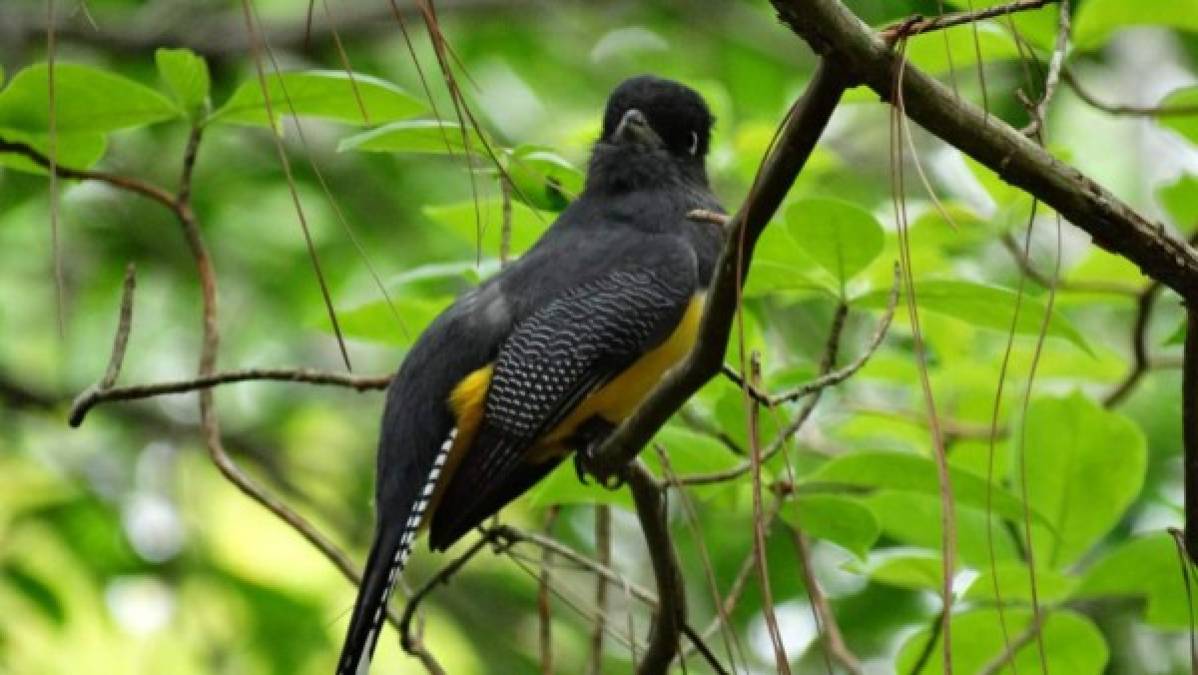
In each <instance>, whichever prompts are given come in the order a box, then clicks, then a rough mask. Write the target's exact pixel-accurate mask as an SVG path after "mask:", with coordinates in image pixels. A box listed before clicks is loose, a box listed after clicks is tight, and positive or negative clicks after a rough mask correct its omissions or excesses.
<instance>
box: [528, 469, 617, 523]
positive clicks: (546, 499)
mask: <svg viewBox="0 0 1198 675" xmlns="http://www.w3.org/2000/svg"><path fill="white" fill-rule="evenodd" d="M524 499H525V500H526V501H527V502H528V503H529V505H531V506H534V507H538V508H540V507H545V506H551V505H553V504H610V505H613V506H620V507H623V508H625V509H628V510H630V511H631V510H632V508H633V506H632V498H631V497H630V496H629V495H628V490H627V489H621V490H608V489H607V488H605V487H603V486H601V485H599V484H598V483H596V482H595V481H594V480H592V479H588V481H587V484H586V485H583V484H582V483H581V482H580V481H579V480H578V473H577V472H576V471H575V469H574V462H573V461H572V460H571V459H569V458H568V459H566V461H564V462H562V463H561V464H560V465H559V466H558V467H557V468H556V469H554V470H553V472H552V473H550V474H549V475H548V476H546V477H545V478H544V479H543V480H541V482H539V483H537V484H536V486H535V487H533V488H532V489H531V490H529V491H528V493H527V495H526V496H525V497H524Z"/></svg>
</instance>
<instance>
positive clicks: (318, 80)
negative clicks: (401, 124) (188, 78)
mask: <svg viewBox="0 0 1198 675" xmlns="http://www.w3.org/2000/svg"><path fill="white" fill-rule="evenodd" d="M266 83H267V85H266V89H267V93H268V94H269V96H270V108H271V112H273V113H274V115H275V118H276V121H277V119H278V118H279V117H281V116H283V115H294V116H298V117H319V118H322V119H328V120H333V121H336V122H344V123H346V124H356V125H369V124H381V123H384V122H392V121H394V120H401V119H406V118H409V117H414V116H416V115H420V114H422V113H424V112H425V106H424V104H423V103H421V102H420V101H419V100H418V99H416V98H415V97H414V96H412V95H411V94H409V93H407V92H405V91H404V90H402V89H400V88H399V87H397V86H395V85H394V84H391V83H390V82H387V81H386V80H380V79H379V78H377V77H372V76H370V75H362V74H360V73H354V75H353V77H352V79H351V77H350V76H349V75H348V74H346V72H345V71H343V70H307V71H302V72H291V73H282V74H272V75H267V77H266ZM359 101H360V104H359ZM363 109H365V116H364V115H363ZM269 121H270V120H268V119H267V116H266V101H264V100H263V99H262V87H261V85H260V84H259V82H258V80H257V79H252V80H248V81H246V82H242V83H241V85H240V86H238V87H237V90H236V91H234V92H233V95H232V96H231V97H229V100H228V101H226V102H225V104H224V105H223V106H221V108H220V109H219V110H217V111H216V112H214V113H212V116H211V117H209V118H208V122H210V123H211V122H219V123H222V124H252V125H260V126H267V125H268V123H269Z"/></svg>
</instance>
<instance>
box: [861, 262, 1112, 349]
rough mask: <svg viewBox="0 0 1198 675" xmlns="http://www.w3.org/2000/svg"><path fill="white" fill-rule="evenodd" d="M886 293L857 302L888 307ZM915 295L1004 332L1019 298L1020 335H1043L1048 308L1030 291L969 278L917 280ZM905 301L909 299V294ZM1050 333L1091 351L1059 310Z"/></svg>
mask: <svg viewBox="0 0 1198 675" xmlns="http://www.w3.org/2000/svg"><path fill="white" fill-rule="evenodd" d="M886 294H887V291H883V290H875V291H871V292H869V293H867V294H865V295H863V296H860V297H858V298H856V299H855V300H854V301H853V303H854V304H857V305H860V306H863V307H884V306H885V304H886ZM915 296H916V299H917V301H918V303H919V309H920V311H928V312H936V313H937V314H943V315H945V316H949V317H952V318H954V319H958V320H961V321H965V322H967V323H970V324H972V325H974V326H977V327H979V328H988V329H990V330H997V331H1002V332H1007V331H1009V330H1010V329H1011V319H1012V318H1013V317H1014V316H1015V306H1016V303H1017V302H1019V320H1018V321H1017V322H1016V323H1015V334H1016V335H1028V336H1037V335H1039V334H1040V322H1041V321H1042V320H1043V317H1044V310H1045V305H1044V303H1043V302H1041V301H1040V300H1039V299H1038V298H1034V297H1031V296H1029V295H1028V294H1027V293H1024V295H1023V298H1022V299H1019V298H1018V296H1017V294H1016V293H1015V291H1012V290H1008V289H1006V288H1000V287H998V286H985V285H982V284H975V283H972V282H968V281H956V280H932V279H929V280H924V281H916V282H915ZM903 302H906V298H905V297H904V299H903ZM1047 334H1048V336H1049V337H1057V338H1064V339H1066V340H1069V341H1070V342H1072V343H1073V344H1075V345H1077V346H1078V347H1079V348H1080V349H1082V350H1085V351H1087V352H1089V351H1090V347H1089V345H1088V344H1087V343H1086V340H1085V338H1084V337H1082V334H1081V333H1080V332H1079V331H1078V330H1077V329H1076V328H1074V327H1073V324H1071V323H1070V322H1069V320H1068V319H1066V318H1065V317H1064V316H1063V315H1062V314H1061V313H1060V312H1058V311H1054V312H1053V316H1052V319H1051V320H1050V321H1049V323H1048V333H1047Z"/></svg>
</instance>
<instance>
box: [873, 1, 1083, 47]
mask: <svg viewBox="0 0 1198 675" xmlns="http://www.w3.org/2000/svg"><path fill="white" fill-rule="evenodd" d="M1060 1H1061V0H1018V1H1017V2H1012V3H1009V4H1006V5H995V6H993V7H987V8H985V9H981V10H978V11H976V12H954V13H952V14H941V15H940V16H934V17H932V18H924V17H921V16H916V17H911V18H909V19H906V20H904V21H900V22H898V23H896V24H892V25H890V26H887V27H886V28H883V29H882V31H881V34H882V38H883V39H885V40H887V41H889V42H894V41H895V40H898V39H899V38H901V37H910V36H914V35H922V34H923V33H931V32H933V31H937V30H943V29H945V28H952V27H953V26H961V25H964V24H967V23H975V22H978V21H985V20H986V19H993V18H995V17H999V16H1004V15H1007V14H1015V13H1016V12H1026V11H1028V10H1032V9H1040V8H1041V7H1044V6H1045V5H1051V4H1053V3H1056V2H1060Z"/></svg>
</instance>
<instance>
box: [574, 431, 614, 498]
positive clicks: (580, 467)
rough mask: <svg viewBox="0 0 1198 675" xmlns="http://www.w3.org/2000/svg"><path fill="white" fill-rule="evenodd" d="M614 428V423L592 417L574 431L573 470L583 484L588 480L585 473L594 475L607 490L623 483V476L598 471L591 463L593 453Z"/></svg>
mask: <svg viewBox="0 0 1198 675" xmlns="http://www.w3.org/2000/svg"><path fill="white" fill-rule="evenodd" d="M615 428H616V425H614V424H612V423H611V422H608V421H607V420H605V419H603V418H601V417H592V418H591V419H589V420H587V421H586V422H584V423H583V424H581V425H580V426H579V427H578V429H577V430H576V431H575V432H574V439H573V440H574V443H573V445H574V447H575V448H577V450H576V451H575V452H574V472H575V473H577V474H578V481H579V482H580V483H582V484H583V485H586V484H587V483H588V482H589V481H588V479H587V474H590V475H591V476H594V477H595V478H596V479H597V481H598V483H599V484H600V485H602V486H603V487H605V488H607V489H609V490H615V489H617V488H619V487H620V486H622V485H623V484H624V479H623V477H621V476H619V475H611V474H606V473H604V472H601V471H598V470H596V468H595V467H594V465H593V463H592V461H593V459H594V457H595V453H596V452H597V451H598V450H599V448H600V447H602V446H603V442H604V441H606V440H607V437H608V436H609V435H611V432H612V431H614V430H615Z"/></svg>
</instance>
